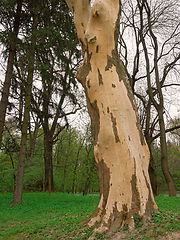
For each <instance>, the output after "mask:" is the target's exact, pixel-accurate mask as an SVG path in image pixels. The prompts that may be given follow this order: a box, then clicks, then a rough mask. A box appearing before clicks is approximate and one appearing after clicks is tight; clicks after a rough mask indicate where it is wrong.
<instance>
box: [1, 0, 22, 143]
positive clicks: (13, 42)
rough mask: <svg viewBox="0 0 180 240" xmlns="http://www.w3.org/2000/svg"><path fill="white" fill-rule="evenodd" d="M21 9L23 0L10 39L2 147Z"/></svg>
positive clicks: (3, 99) (18, 6)
mask: <svg viewBox="0 0 180 240" xmlns="http://www.w3.org/2000/svg"><path fill="white" fill-rule="evenodd" d="M21 9H22V0H19V1H17V10H16V15H15V20H14V32H13V33H12V39H11V41H10V47H9V56H8V63H7V71H6V76H5V81H4V87H3V92H2V97H1V101H0V147H1V143H2V134H3V130H4V121H5V116H6V109H7V105H8V97H9V89H10V85H11V77H12V71H13V64H14V56H15V53H16V41H17V35H18V32H19V26H20V16H21Z"/></svg>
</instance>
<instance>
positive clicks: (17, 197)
mask: <svg viewBox="0 0 180 240" xmlns="http://www.w3.org/2000/svg"><path fill="white" fill-rule="evenodd" d="M37 24H38V8H37V7H36V8H35V11H34V16H33V26H32V39H31V49H30V51H29V64H28V76H27V83H26V96H25V108H24V116H23V125H22V133H21V145H20V153H19V161H18V171H17V180H16V189H15V191H14V198H13V201H12V204H11V205H12V206H13V205H15V204H17V203H22V194H23V177H24V164H25V154H26V142H27V130H28V121H29V111H30V102H31V88H32V81H33V71H34V55H35V47H36V36H37Z"/></svg>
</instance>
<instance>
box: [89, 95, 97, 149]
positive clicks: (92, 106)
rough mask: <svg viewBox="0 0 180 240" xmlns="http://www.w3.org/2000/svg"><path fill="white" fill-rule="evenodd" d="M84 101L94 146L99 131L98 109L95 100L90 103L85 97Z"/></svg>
mask: <svg viewBox="0 0 180 240" xmlns="http://www.w3.org/2000/svg"><path fill="white" fill-rule="evenodd" d="M86 99H87V107H88V111H89V115H90V117H91V125H92V132H93V135H94V145H96V143H97V140H98V134H99V129H100V116H99V108H98V106H97V100H95V101H94V102H93V103H91V102H90V100H89V98H88V97H87V96H86Z"/></svg>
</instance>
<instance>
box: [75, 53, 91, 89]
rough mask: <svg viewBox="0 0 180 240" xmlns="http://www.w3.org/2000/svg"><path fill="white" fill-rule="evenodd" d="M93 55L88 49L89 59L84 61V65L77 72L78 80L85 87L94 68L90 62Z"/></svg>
mask: <svg viewBox="0 0 180 240" xmlns="http://www.w3.org/2000/svg"><path fill="white" fill-rule="evenodd" d="M91 56H92V53H91V54H89V53H88V51H87V59H86V61H84V63H83V65H82V66H81V67H80V69H79V71H78V72H77V74H76V78H77V80H78V81H79V82H80V83H81V84H82V85H83V87H84V88H86V84H85V83H86V78H87V76H88V74H89V72H90V71H91V70H92V69H91V63H90V60H91Z"/></svg>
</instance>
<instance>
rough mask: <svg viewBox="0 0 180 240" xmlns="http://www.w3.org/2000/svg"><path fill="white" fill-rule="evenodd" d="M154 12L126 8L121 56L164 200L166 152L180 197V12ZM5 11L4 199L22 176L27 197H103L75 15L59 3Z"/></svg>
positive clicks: (4, 6)
mask: <svg viewBox="0 0 180 240" xmlns="http://www.w3.org/2000/svg"><path fill="white" fill-rule="evenodd" d="M148 4H149V5H148V6H149V11H150V12H148V11H147V12H144V11H142V9H141V6H140V1H138V0H137V1H136V0H128V1H127V0H125V1H122V19H121V25H120V36H119V55H120V58H121V59H122V61H123V63H124V67H125V69H126V73H127V76H128V79H129V82H130V85H131V87H132V91H133V93H134V95H135V97H136V101H137V106H138V111H139V117H140V122H141V126H142V129H143V132H144V135H145V137H146V140H147V142H148V146H149V149H150V153H151V164H150V168H152V169H153V171H152V169H150V173H152V172H153V179H154V180H156V181H155V182H154V183H152V185H154V187H153V191H154V194H155V195H157V194H158V193H159V192H161V191H168V186H167V184H166V180H165V177H164V174H163V171H162V155H163V154H165V155H166V157H167V160H168V167H169V171H170V173H171V175H172V178H173V181H174V183H175V185H176V190H178V191H180V160H179V158H180V136H179V134H180V132H179V130H178V129H179V122H180V120H179V115H178V111H179V87H180V82H179V74H180V65H179V64H180V40H179V39H180V36H179V35H180V16H179V10H180V4H179V1H178V0H170V1H166V0H165V1H162V0H154V1H148ZM0 9H1V11H0V51H1V64H0V67H1V70H0V71H1V72H0V73H1V86H0V87H1V102H0V145H1V151H0V191H1V192H14V189H15V186H16V182H17V176H21V178H22V180H23V189H24V191H28V192H29V191H49V192H52V191H60V192H68V193H75V192H83V194H85V195H86V194H87V193H89V192H98V191H99V181H98V175H97V170H96V165H95V161H94V156H93V136H92V133H91V128H90V120H89V117H88V114H87V109H86V104H85V96H84V93H83V91H82V88H81V86H80V85H79V84H78V83H77V81H76V77H75V75H76V72H77V70H78V68H79V66H80V65H81V63H82V57H81V52H80V46H79V43H78V41H77V36H76V30H75V29H74V23H73V17H72V15H71V13H70V12H69V10H68V8H67V6H66V4H65V2H64V1H57V0H46V1H28V0H25V1H24V0H14V1H11V0H2V1H1V3H0ZM3 116H4V118H3ZM162 121H163V123H164V125H165V128H164V133H165V134H166V135H165V136H166V139H165V142H166V149H167V151H165V153H164V152H163V151H162V145H163V144H164V143H163V142H162V141H161V140H160V135H161V134H162V132H163V129H162V127H161V122H162ZM23 146H25V149H26V151H23V150H22V149H23ZM20 161H22V163H23V164H24V170H23V171H24V172H23V174H20V175H19V172H20V169H19V167H18V163H20ZM23 164H22V165H23ZM19 165H20V164H19Z"/></svg>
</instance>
